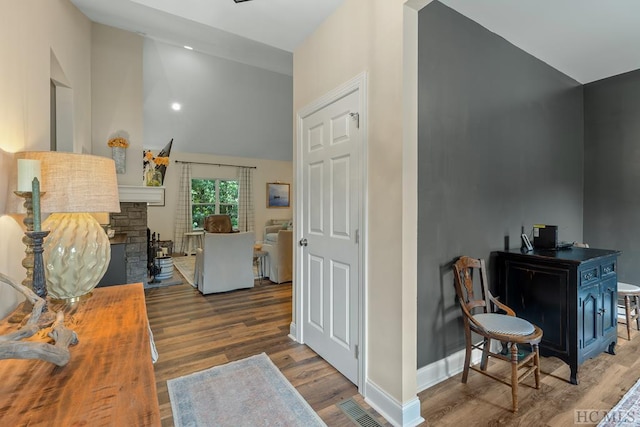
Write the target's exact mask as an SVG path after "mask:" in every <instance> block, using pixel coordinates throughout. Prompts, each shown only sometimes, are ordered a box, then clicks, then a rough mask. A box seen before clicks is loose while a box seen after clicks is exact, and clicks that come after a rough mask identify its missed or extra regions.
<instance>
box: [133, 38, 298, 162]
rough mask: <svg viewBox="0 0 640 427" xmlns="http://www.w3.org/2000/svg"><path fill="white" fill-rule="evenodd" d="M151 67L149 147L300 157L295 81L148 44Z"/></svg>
mask: <svg viewBox="0 0 640 427" xmlns="http://www.w3.org/2000/svg"><path fill="white" fill-rule="evenodd" d="M143 66H144V141H145V144H144V146H145V148H162V147H164V146H165V145H166V144H167V143H168V142H169V140H170V139H171V138H174V142H173V149H174V150H176V151H182V152H187V153H208V154H214V155H221V156H238V157H251V158H259V159H269V160H286V161H291V160H292V159H293V132H292V131H291V129H293V78H292V77H291V76H288V75H285V74H280V73H276V72H273V71H267V70H265V69H262V68H257V67H253V66H250V65H246V64H242V63H239V62H234V61H230V60H228V59H223V58H218V57H215V56H210V55H206V54H202V53H199V52H197V51H189V50H186V49H184V48H182V47H177V46H172V45H168V44H165V43H162V42H159V41H155V40H151V39H148V38H145V42H144V55H143ZM172 102H180V103H181V104H182V110H181V111H178V112H176V111H173V110H171V108H170V105H171V103H172Z"/></svg>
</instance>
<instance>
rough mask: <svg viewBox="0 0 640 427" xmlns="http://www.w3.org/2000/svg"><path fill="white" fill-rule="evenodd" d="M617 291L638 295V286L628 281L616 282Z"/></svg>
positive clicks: (639, 290)
mask: <svg viewBox="0 0 640 427" xmlns="http://www.w3.org/2000/svg"><path fill="white" fill-rule="evenodd" d="M618 293H625V294H638V295H640V286H636V285H631V284H629V283H622V282H618Z"/></svg>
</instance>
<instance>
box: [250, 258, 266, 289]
mask: <svg viewBox="0 0 640 427" xmlns="http://www.w3.org/2000/svg"><path fill="white" fill-rule="evenodd" d="M266 256H267V251H263V250H259V251H256V250H254V251H253V259H254V260H255V262H256V267H257V268H258V278H259V279H260V284H261V285H262V279H264V260H265V258H266Z"/></svg>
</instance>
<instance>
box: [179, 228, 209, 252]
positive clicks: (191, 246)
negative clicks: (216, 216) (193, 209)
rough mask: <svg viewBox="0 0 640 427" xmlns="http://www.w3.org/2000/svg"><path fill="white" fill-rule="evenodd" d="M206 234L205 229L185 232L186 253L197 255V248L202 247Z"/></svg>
mask: <svg viewBox="0 0 640 427" xmlns="http://www.w3.org/2000/svg"><path fill="white" fill-rule="evenodd" d="M203 236H204V231H191V232H188V233H184V239H185V241H184V242H183V243H182V244H183V245H184V247H185V252H184V254H185V255H187V256H188V255H195V254H196V249H198V248H201V247H202V243H203V242H202V238H203Z"/></svg>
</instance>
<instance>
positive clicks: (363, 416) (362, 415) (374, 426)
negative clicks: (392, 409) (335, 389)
mask: <svg viewBox="0 0 640 427" xmlns="http://www.w3.org/2000/svg"><path fill="white" fill-rule="evenodd" d="M336 406H337V407H338V408H340V409H341V410H342V412H344V413H345V414H346V415H347V416H348V417H349V418H351V420H353V422H354V423H356V424H357V425H359V426H363V427H382V424H380V423H378V421H376V420H375V419H374V418H373V417H372V416H371V414H369V413H368V412H367V411H365V410H364V408H363V407H362V406H360V405H358V404H357V403H356V402H355V401H354V400H353V399H347V400H345V401H344V402H340V403H338V404H336Z"/></svg>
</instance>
